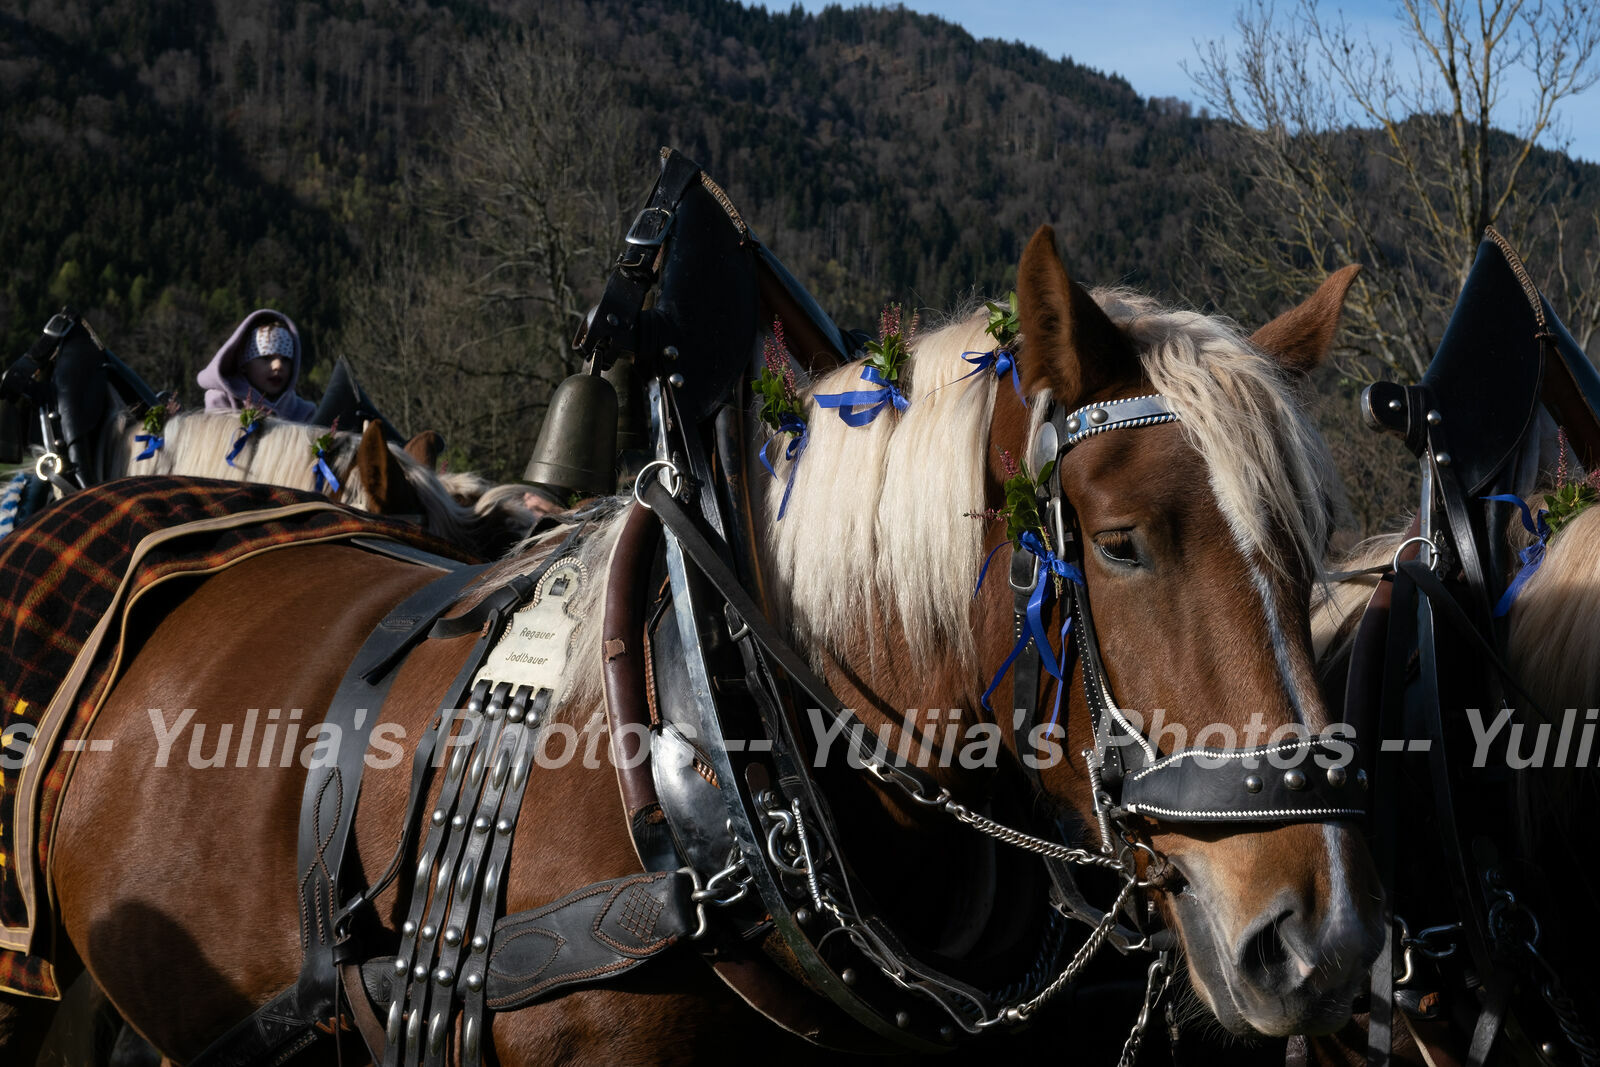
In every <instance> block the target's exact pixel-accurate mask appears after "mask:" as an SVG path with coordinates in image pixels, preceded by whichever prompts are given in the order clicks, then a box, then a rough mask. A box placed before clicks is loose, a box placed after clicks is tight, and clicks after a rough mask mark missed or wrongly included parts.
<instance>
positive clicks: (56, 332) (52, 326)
mask: <svg viewBox="0 0 1600 1067" xmlns="http://www.w3.org/2000/svg"><path fill="white" fill-rule="evenodd" d="M77 322H78V320H77V319H75V318H73V317H72V316H70V315H65V314H62V313H61V312H59V311H58V312H56V313H55V314H54V315H51V316H50V321H49V322H47V323H45V324H44V332H45V336H47V337H55V338H62V337H65V336H66V335H67V334H69V333H71V332H72V327H73V326H75V325H77Z"/></svg>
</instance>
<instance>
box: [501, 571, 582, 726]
mask: <svg viewBox="0 0 1600 1067" xmlns="http://www.w3.org/2000/svg"><path fill="white" fill-rule="evenodd" d="M587 577H588V573H587V571H586V570H585V569H584V566H583V564H581V563H579V562H578V561H577V560H576V559H571V558H568V559H563V560H561V561H559V562H557V563H556V564H555V566H553V567H551V568H550V570H549V571H548V572H546V573H545V575H544V576H543V577H542V578H541V579H540V580H539V584H538V585H537V586H535V587H534V591H533V596H532V597H531V598H530V599H529V600H528V603H526V604H524V605H523V606H522V607H520V608H518V609H517V611H516V612H515V614H513V615H512V616H511V620H510V621H509V622H508V623H506V625H505V628H504V629H503V630H502V631H501V633H500V635H499V637H498V638H497V639H496V640H495V643H494V648H493V649H492V650H490V652H489V657H488V659H486V660H484V661H483V666H482V667H480V668H479V669H478V673H477V674H476V675H475V676H474V678H473V682H474V683H477V682H480V681H487V682H490V683H491V684H495V683H499V682H509V683H510V684H511V688H512V690H513V691H515V690H517V689H520V688H521V687H522V686H529V687H531V688H532V689H533V691H534V692H538V691H539V690H541V689H547V690H549V691H550V693H551V704H552V705H554V703H555V700H556V699H557V698H558V697H559V695H560V690H561V685H560V682H561V674H562V672H563V671H564V670H565V669H566V665H567V659H568V653H569V651H570V648H571V644H572V634H573V631H574V630H576V629H577V628H578V623H580V622H581V621H583V617H582V615H581V614H579V611H580V610H581V609H579V608H578V606H577V600H578V592H579V590H580V589H581V588H582V587H583V583H584V581H585V579H587Z"/></svg>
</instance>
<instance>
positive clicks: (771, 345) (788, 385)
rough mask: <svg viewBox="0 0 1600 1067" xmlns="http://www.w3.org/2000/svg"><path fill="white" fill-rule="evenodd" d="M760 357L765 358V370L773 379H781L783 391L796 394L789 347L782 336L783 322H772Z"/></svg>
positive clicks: (778, 320) (777, 319) (778, 319)
mask: <svg viewBox="0 0 1600 1067" xmlns="http://www.w3.org/2000/svg"><path fill="white" fill-rule="evenodd" d="M762 355H763V356H764V358H765V361H766V365H767V370H769V371H771V372H772V375H773V377H775V378H782V379H783V384H784V390H785V391H786V392H789V393H795V392H798V391H799V389H798V387H797V386H796V385H795V380H794V364H793V363H792V362H791V361H790V358H789V345H788V342H787V341H786V340H785V339H784V336H783V320H782V319H780V318H774V319H773V320H772V336H771V337H768V338H767V339H766V340H765V341H764V342H762Z"/></svg>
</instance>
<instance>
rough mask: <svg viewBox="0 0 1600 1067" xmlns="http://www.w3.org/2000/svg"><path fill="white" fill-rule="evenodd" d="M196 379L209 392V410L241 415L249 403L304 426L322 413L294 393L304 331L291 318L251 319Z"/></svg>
mask: <svg viewBox="0 0 1600 1067" xmlns="http://www.w3.org/2000/svg"><path fill="white" fill-rule="evenodd" d="M197 380H198V381H199V382H200V387H201V388H202V389H204V390H205V391H206V410H207V411H238V410H239V409H240V408H242V407H244V406H245V404H247V403H249V404H253V405H254V406H256V407H265V408H270V409H271V410H272V412H273V414H275V415H277V416H279V417H280V418H283V419H287V420H289V421H290V422H305V421H307V420H308V419H310V418H311V416H312V413H313V412H315V411H316V410H317V408H316V405H315V404H313V403H312V402H311V401H309V400H307V399H306V398H305V397H303V396H300V395H299V394H298V393H296V392H295V391H294V387H295V385H296V384H297V383H298V382H299V381H300V331H299V330H297V329H295V325H294V323H293V322H292V321H291V320H290V319H289V316H287V315H285V314H283V312H281V311H273V310H271V309H270V308H262V309H260V310H259V311H252V312H251V313H250V314H249V315H247V316H246V317H245V320H244V321H243V322H241V323H240V324H239V326H238V328H237V329H236V330H234V331H233V336H231V337H229V338H228V339H227V340H226V341H224V342H223V343H222V347H221V348H219V349H217V354H216V355H214V356H212V357H211V362H210V363H207V364H206V365H205V367H204V368H203V369H202V370H201V371H200V373H199V375H198V376H197Z"/></svg>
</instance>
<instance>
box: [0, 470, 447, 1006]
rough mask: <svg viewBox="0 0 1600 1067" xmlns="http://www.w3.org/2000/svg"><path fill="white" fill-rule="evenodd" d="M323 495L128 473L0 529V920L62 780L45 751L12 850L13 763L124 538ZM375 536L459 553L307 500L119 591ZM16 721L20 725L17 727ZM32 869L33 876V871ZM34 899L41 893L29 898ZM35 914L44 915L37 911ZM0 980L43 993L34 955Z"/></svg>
mask: <svg viewBox="0 0 1600 1067" xmlns="http://www.w3.org/2000/svg"><path fill="white" fill-rule="evenodd" d="M306 501H320V502H323V503H326V502H327V498H326V497H321V496H317V495H314V494H311V493H304V492H300V491H298V490H293V489H283V488H279V487H276V486H265V485H255V484H250V483H240V482H219V481H211V480H208V479H200V478H174V477H164V478H128V479H124V480H122V481H118V482H112V483H109V484H107V485H102V486H96V487H93V488H90V489H87V490H84V491H83V492H81V493H77V494H74V495H73V496H70V497H67V498H66V499H65V500H63V501H61V502H60V503H59V504H56V505H54V506H52V507H49V508H46V509H45V510H44V511H42V512H40V513H39V514H38V515H36V516H34V517H33V518H32V519H31V520H29V521H28V522H27V523H26V524H24V525H23V526H20V527H18V528H17V529H16V530H15V531H14V532H13V533H12V534H11V535H10V536H9V537H7V538H5V539H4V540H0V700H3V702H4V703H3V705H0V753H3V754H4V755H5V756H6V757H7V758H6V759H5V760H4V761H3V762H0V923H4V924H5V925H8V926H20V925H25V924H26V921H27V916H26V911H25V910H24V909H25V903H24V902H23V901H22V900H21V899H20V895H19V892H18V887H17V883H16V880H15V869H16V868H15V865H16V864H18V863H23V862H30V861H31V862H35V863H37V867H36V870H37V871H39V872H45V867H46V857H47V856H48V854H49V845H50V833H51V830H52V828H53V822H54V816H55V812H56V808H57V801H58V800H59V798H60V795H61V792H62V790H63V789H64V788H65V785H66V781H65V778H66V774H67V770H66V763H67V761H66V760H61V759H57V758H55V757H56V756H57V755H58V753H45V752H32V753H30V754H27V758H29V759H35V760H36V759H46V758H48V759H50V760H51V765H50V768H49V771H48V772H47V774H46V776H45V778H44V780H43V782H42V784H41V787H40V788H41V795H40V797H39V803H38V806H37V810H38V822H39V825H38V834H37V836H36V838H35V840H36V841H37V843H38V854H37V856H36V857H32V858H30V857H22V856H16V855H13V854H12V851H11V849H10V848H9V846H8V842H9V841H10V840H11V839H12V836H13V835H12V832H11V826H12V818H13V815H14V809H15V802H16V795H15V792H16V783H17V773H16V771H14V770H11V769H8V768H14V767H18V766H20V765H21V764H20V760H21V759H22V757H23V756H24V754H25V753H26V749H25V748H24V747H21V746H23V745H24V743H25V742H24V739H25V737H27V736H29V735H31V733H32V727H33V725H34V724H35V723H36V722H37V716H38V715H39V714H41V713H42V712H43V711H44V709H45V708H46V707H47V706H48V705H49V704H50V702H51V700H52V698H53V697H54V696H55V692H56V689H57V687H58V685H59V683H60V682H61V680H62V678H63V677H65V675H66V674H67V672H68V671H69V670H70V669H71V667H72V664H73V662H74V660H75V659H76V658H77V655H78V652H79V651H80V650H81V649H82V647H83V644H84V641H85V640H86V639H87V638H88V636H89V634H90V633H91V632H92V631H93V630H94V627H95V624H96V623H98V622H99V620H100V617H101V615H103V614H104V613H105V611H106V610H107V609H108V607H109V606H110V603H111V600H112V597H113V595H114V594H115V592H116V589H117V587H118V586H119V585H120V584H121V582H122V578H123V575H124V573H125V572H126V570H127V567H128V562H129V558H130V556H131V554H132V552H133V549H134V547H135V546H136V545H137V544H138V543H139V542H140V541H141V540H142V539H143V538H144V537H146V536H147V535H149V534H151V533H154V532H156V531H158V530H163V529H167V528H170V527H173V526H179V525H182V524H184V523H189V522H194V521H196V520H200V519H212V518H218V517H221V516H226V515H238V514H241V513H246V512H252V511H261V510H265V509H272V508H279V507H284V506H287V505H291V504H297V503H302V502H306ZM340 535H347V536H357V535H368V536H371V535H379V536H384V537H387V538H389V539H393V540H400V541H404V542H406V543H409V544H413V545H416V546H418V547H420V548H424V549H426V550H428V551H430V552H434V553H437V554H439V555H443V556H448V557H451V558H455V559H465V558H466V557H464V556H463V554H462V553H461V552H460V551H459V550H458V549H454V548H452V547H450V546H448V545H446V544H444V543H443V542H440V541H438V540H436V539H434V538H431V537H428V536H427V535H425V534H422V533H421V532H419V531H418V530H417V529H416V528H415V527H412V526H407V525H404V524H401V523H395V522H389V521H386V520H382V519H377V518H375V517H373V516H371V515H366V514H363V513H360V512H355V511H350V510H347V509H338V510H331V509H330V510H318V511H312V512H307V513H305V514H301V515H295V516H291V517H289V518H287V519H277V520H273V521H268V522H260V523H251V524H246V525H240V526H233V527H229V528H227V529H220V530H213V531H205V532H201V533H195V534H191V535H189V536H185V537H182V538H179V539H176V540H174V541H169V542H167V543H166V544H164V545H162V546H160V547H159V548H157V549H156V550H155V551H154V552H152V553H151V554H149V555H147V556H146V557H145V560H144V563H143V565H142V566H141V567H140V570H139V573H138V575H137V576H136V577H135V578H134V580H133V583H132V585H131V586H130V589H129V592H130V595H131V594H132V593H134V592H136V591H137V590H139V589H141V588H143V587H144V586H146V585H148V584H150V583H151V582H154V581H157V580H159V579H162V578H165V577H168V576H171V575H173V574H177V573H182V572H188V571H209V570H214V569H216V568H218V567H221V566H224V565H226V564H228V563H229V562H232V561H234V560H237V559H240V558H242V557H244V556H246V555H248V554H251V553H254V552H256V551H259V550H261V549H264V548H269V547H272V546H276V545H286V544H292V543H294V542H296V541H301V540H305V539H309V538H326V537H330V536H333V537H337V536H340ZM108 667H109V664H106V663H97V664H96V665H95V667H94V670H93V671H92V672H91V673H90V675H89V677H88V679H87V681H86V683H85V685H84V686H83V689H82V690H81V694H80V701H79V705H78V707H77V709H75V711H74V715H73V719H72V721H71V722H69V723H68V724H67V725H66V727H65V729H63V730H62V732H61V734H60V738H61V739H62V740H78V739H81V738H82V737H83V735H84V734H85V733H86V732H87V729H88V726H89V723H88V717H89V715H90V714H92V712H93V709H94V707H95V704H96V702H97V701H96V696H97V695H98V693H99V692H100V690H101V688H102V686H103V684H104V683H105V682H106V678H105V677H104V675H105V674H106V673H107V671H108ZM23 724H27V728H25V729H21V728H19V727H22V726H23ZM40 880H41V879H36V881H40ZM39 903H42V902H39ZM39 921H40V923H41V924H44V923H48V922H50V921H51V920H50V919H49V918H48V917H43V916H41V918H40V920H39ZM0 988H8V989H11V990H14V991H18V992H29V993H34V994H36V995H43V996H50V995H53V993H54V991H53V982H52V981H51V978H50V968H49V966H48V964H47V963H46V961H43V960H40V959H38V958H37V957H33V956H23V955H21V954H20V953H12V952H5V951H0Z"/></svg>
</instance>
